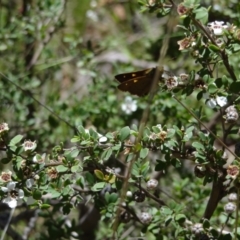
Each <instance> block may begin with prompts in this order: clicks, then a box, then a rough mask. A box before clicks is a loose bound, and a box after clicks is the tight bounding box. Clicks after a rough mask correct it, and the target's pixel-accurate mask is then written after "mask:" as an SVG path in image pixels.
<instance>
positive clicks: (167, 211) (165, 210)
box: [160, 206, 173, 216]
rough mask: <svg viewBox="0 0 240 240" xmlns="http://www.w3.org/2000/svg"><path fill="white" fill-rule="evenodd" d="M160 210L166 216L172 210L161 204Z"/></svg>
mask: <svg viewBox="0 0 240 240" xmlns="http://www.w3.org/2000/svg"><path fill="white" fill-rule="evenodd" d="M160 212H161V213H162V214H164V215H166V216H167V215H170V214H172V212H173V211H172V210H171V209H170V208H168V207H165V206H163V207H161V210H160Z"/></svg>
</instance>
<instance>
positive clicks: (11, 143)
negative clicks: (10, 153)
mask: <svg viewBox="0 0 240 240" xmlns="http://www.w3.org/2000/svg"><path fill="white" fill-rule="evenodd" d="M22 139H23V135H17V136H15V137H14V138H13V139H12V140H11V141H10V143H9V146H15V145H16V144H17V143H19V142H20V141H21V140H22Z"/></svg>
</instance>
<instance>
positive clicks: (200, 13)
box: [193, 7, 208, 24]
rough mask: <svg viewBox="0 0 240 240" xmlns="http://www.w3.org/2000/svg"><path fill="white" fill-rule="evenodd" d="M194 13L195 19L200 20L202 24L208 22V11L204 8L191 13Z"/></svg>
mask: <svg viewBox="0 0 240 240" xmlns="http://www.w3.org/2000/svg"><path fill="white" fill-rule="evenodd" d="M193 12H194V13H195V18H196V19H197V20H200V21H201V22H202V23H203V24H205V23H207V21H208V10H207V9H206V8H204V7H200V8H197V9H195V10H194V11H193Z"/></svg>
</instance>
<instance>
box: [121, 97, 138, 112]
mask: <svg viewBox="0 0 240 240" xmlns="http://www.w3.org/2000/svg"><path fill="white" fill-rule="evenodd" d="M121 108H122V110H123V111H124V112H125V113H126V114H131V113H132V112H135V111H136V110H137V101H136V100H133V99H132V98H131V97H129V96H128V97H126V98H125V100H124V102H123V103H122V105H121Z"/></svg>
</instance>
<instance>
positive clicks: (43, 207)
mask: <svg viewBox="0 0 240 240" xmlns="http://www.w3.org/2000/svg"><path fill="white" fill-rule="evenodd" d="M40 207H41V209H48V208H50V207H51V205H49V204H46V203H44V204H42V205H41V206H40Z"/></svg>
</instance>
